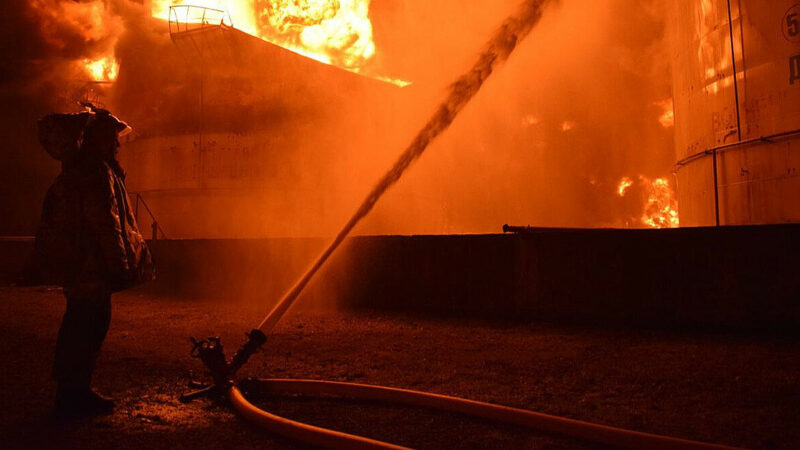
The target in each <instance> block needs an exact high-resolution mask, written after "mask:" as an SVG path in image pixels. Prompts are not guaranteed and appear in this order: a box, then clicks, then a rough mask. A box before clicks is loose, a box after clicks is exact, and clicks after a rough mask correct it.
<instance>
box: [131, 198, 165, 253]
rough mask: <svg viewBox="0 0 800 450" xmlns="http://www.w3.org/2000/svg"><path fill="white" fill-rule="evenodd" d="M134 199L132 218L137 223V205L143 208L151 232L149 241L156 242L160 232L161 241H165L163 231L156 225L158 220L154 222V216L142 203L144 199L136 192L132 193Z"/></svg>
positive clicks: (145, 203) (145, 204)
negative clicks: (147, 216) (148, 218)
mask: <svg viewBox="0 0 800 450" xmlns="http://www.w3.org/2000/svg"><path fill="white" fill-rule="evenodd" d="M133 196H134V198H135V199H136V200H135V202H134V206H133V216H134V218H135V219H136V223H137V224H138V223H139V204H141V205H142V206H144V209H145V211H147V214H148V215H149V216H150V231H151V239H152V240H154V241H157V240H158V239H159V238H158V233H159V232H161V239H166V238H167V234H166V233H164V229H163V228H161V225H159V224H158V220H156V216H155V215H153V211H152V210H151V209H150V206H148V204H147V202H146V201H144V198H143V197H142V195H141V194H139V193H138V192H134V193H133Z"/></svg>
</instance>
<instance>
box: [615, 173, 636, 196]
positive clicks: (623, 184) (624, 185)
mask: <svg viewBox="0 0 800 450" xmlns="http://www.w3.org/2000/svg"><path fill="white" fill-rule="evenodd" d="M631 186H633V180H631V179H630V178H628V177H622V179H621V180H619V186H617V194H619V196H620V197H625V191H627V190H628V188H629V187H631Z"/></svg>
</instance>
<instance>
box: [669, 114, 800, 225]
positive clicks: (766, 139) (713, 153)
mask: <svg viewBox="0 0 800 450" xmlns="http://www.w3.org/2000/svg"><path fill="white" fill-rule="evenodd" d="M797 135H800V129H795V130H790V131H786V132H783V133H777V134H772V135H769V136H760V137H757V138H752V139H745V140H739V141H737V142H732V143H730V144H723V145H719V146H716V147H712V148H709V149H706V150H703V151H699V152H697V153H694V154H692V155H689V156H687V157H686V158H683V159H681V160H680V161H678V162H677V163H675V166H674V167H673V168H672V174H673V175H677V174H678V171H679V170H681V168H682V167H683V166H685V165H687V164H690V163H692V162H694V161H697V160H699V159H702V158H705V157H708V156H710V157H711V176H712V179H713V180H714V216H715V217H714V218H715V222H716V226H720V215H719V173H718V168H717V166H718V161H717V155H718V154H720V153H723V152H725V151H728V150H733V149H737V148H741V147H748V146H751V145H756V144H762V143H767V144H773V143H775V142H776V141H780V140H783V139H788V138H791V137H793V136H797Z"/></svg>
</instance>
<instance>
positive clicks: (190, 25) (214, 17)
mask: <svg viewBox="0 0 800 450" xmlns="http://www.w3.org/2000/svg"><path fill="white" fill-rule="evenodd" d="M232 27H233V21H232V20H231V16H230V14H228V11H225V10H222V9H215V8H208V7H205V6H195V5H172V6H170V7H169V34H170V36H175V35H176V34H183V33H190V32H193V31H200V30H204V29H207V28H232Z"/></svg>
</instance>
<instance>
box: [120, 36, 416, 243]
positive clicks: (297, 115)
mask: <svg viewBox="0 0 800 450" xmlns="http://www.w3.org/2000/svg"><path fill="white" fill-rule="evenodd" d="M157 25H159V24H157ZM160 26H161V27H162V28H163V27H166V26H167V24H166V23H163V24H160ZM170 26H171V28H170V31H171V38H172V39H171V40H172V42H171V43H169V41H168V40H167V39H168V38H167V37H166V36H167V35H165V34H164V33H163V31H162V33H161V35H160V36H162V39H161V40H162V41H164V42H161V45H162V46H165V47H164V48H163V49H161V50H160V51H158V52H152V53H151V54H147V53H145V54H143V55H142V56H138V55H137V57H139V58H150V60H152V66H154V67H153V69H152V72H156V71H159V70H160V71H161V72H164V73H163V74H162V75H161V76H160V77H159V76H158V75H150V74H145V75H147V76H150V77H151V78H152V79H151V80H147V82H146V83H145V82H140V81H139V80H140V79H142V78H144V77H145V75H143V74H142V73H134V74H131V73H130V71H131V70H132V69H130V68H129V67H125V66H124V65H123V67H122V68H121V70H120V81H119V84H121V85H120V86H118V91H119V92H120V93H119V94H118V97H117V103H118V104H119V111H120V114H121V115H122V116H123V117H125V118H126V120H128V121H130V123H132V124H133V126H134V134H135V136H134V139H133V140H131V141H130V142H126V143H124V145H123V149H122V151H121V154H120V155H121V159H122V163H123V166H124V167H125V168H126V169H127V170H128V171H129V173H130V176H129V177H128V187H129V190H130V191H131V194H132V195H133V197H134V198H133V199H132V200H133V202H134V204H135V205H136V209H137V211H138V214H137V216H138V218H139V221H140V225H141V227H142V228H143V229H146V230H148V232H149V230H150V229H151V228H152V222H153V219H155V220H157V221H158V225H159V226H160V228H161V230H163V232H164V233H165V235H166V236H167V237H170V238H231V237H236V238H238V237H275V236H279V237H287V236H321V235H327V234H330V233H332V230H335V229H337V228H338V227H339V226H340V225H341V223H343V222H344V221H345V220H346V216H345V213H347V212H350V211H352V210H353V209H354V207H353V205H351V203H352V202H353V201H354V200H353V199H355V200H357V199H359V198H361V197H363V195H364V193H363V192H361V190H363V189H364V188H363V187H369V186H370V183H371V181H372V179H373V178H374V176H373V174H372V172H370V170H368V169H367V168H365V167H363V166H364V165H365V164H366V162H364V161H363V158H357V157H356V156H357V155H358V152H357V151H356V150H354V149H363V148H367V147H366V145H364V142H374V141H377V138H376V136H380V135H382V134H384V133H388V131H387V130H386V129H384V128H381V126H380V124H381V123H388V122H389V121H380V120H378V116H380V115H381V114H390V113H391V112H392V105H393V103H392V99H393V98H397V96H399V91H400V90H401V89H400V88H399V87H396V86H394V85H392V84H389V83H385V82H381V81H377V80H374V79H371V78H367V77H363V76H360V75H357V74H354V73H351V72H348V71H345V70H343V69H339V68H337V67H334V66H330V65H326V64H322V63H319V62H317V61H314V60H311V59H309V58H306V57H303V56H300V55H298V54H295V53H293V52H290V51H288V50H285V49H283V48H280V47H277V46H275V45H272V44H269V43H267V42H264V41H262V40H260V39H258V38H256V37H253V36H250V35H248V34H246V33H243V32H241V31H239V30H236V29H233V28H230V27H227V26H224V24H222V25H220V24H219V23H218V24H217V25H203V24H200V25H195V26H189V27H183V26H181V27H173V26H172V23H170ZM176 29H177V32H176ZM145 65H146V66H149V64H145ZM126 83H127V84H126ZM122 85H124V86H122ZM357 120H362V121H361V122H356V121H357ZM332 168H334V169H335V170H334V169H332ZM359 189H361V190H359ZM148 212H150V213H151V214H148Z"/></svg>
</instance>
